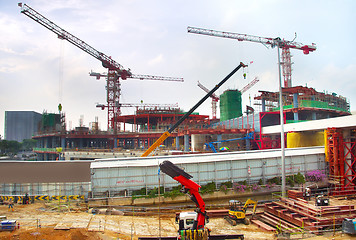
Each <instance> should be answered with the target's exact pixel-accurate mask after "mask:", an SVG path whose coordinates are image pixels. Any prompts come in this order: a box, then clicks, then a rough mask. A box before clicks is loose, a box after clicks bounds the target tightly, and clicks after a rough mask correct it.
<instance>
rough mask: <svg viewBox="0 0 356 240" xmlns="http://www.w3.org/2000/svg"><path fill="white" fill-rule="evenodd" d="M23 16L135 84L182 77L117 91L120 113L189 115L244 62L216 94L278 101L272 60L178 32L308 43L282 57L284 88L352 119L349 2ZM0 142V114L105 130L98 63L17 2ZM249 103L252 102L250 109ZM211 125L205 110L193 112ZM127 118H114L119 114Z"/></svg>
mask: <svg viewBox="0 0 356 240" xmlns="http://www.w3.org/2000/svg"><path fill="white" fill-rule="evenodd" d="M26 3H27V4H28V5H29V6H30V7H32V8H34V9H35V10H36V11H38V12H40V13H41V14H42V15H44V16H45V17H47V18H48V19H50V20H51V21H53V22H54V23H56V24H57V25H59V26H60V27H62V28H63V29H65V30H67V31H68V32H70V33H71V34H73V35H75V36H76V37H78V38H80V39H82V40H83V41H85V42H86V43H88V44H89V45H91V46H92V47H94V48H95V49H97V50H99V51H101V52H103V53H105V54H106V55H108V56H111V57H112V58H113V59H114V60H116V61H117V62H119V63H120V64H121V65H123V66H124V67H125V68H130V69H131V71H132V72H133V73H134V74H149V75H157V76H167V77H183V78H184V83H179V82H163V81H140V80H134V79H129V80H125V81H121V89H122V95H121V102H122V103H140V102H141V101H143V102H144V103H160V104H176V103H178V105H179V107H180V108H181V109H183V110H185V111H188V110H189V109H190V108H191V107H192V106H193V105H194V104H195V103H196V102H198V101H199V100H200V99H201V98H202V97H203V96H204V95H205V92H203V91H202V90H201V89H200V88H199V87H198V86H197V81H200V82H201V83H202V84H203V85H204V86H206V87H207V88H209V89H211V88H213V87H214V86H215V84H217V83H218V82H219V81H220V80H222V79H223V78H224V77H225V76H226V75H227V74H229V73H230V72H231V71H232V70H233V69H234V68H235V67H236V66H237V65H238V64H239V62H240V61H242V62H244V63H250V62H253V63H252V64H251V65H250V66H249V68H248V69H247V70H246V73H247V77H246V79H244V78H243V77H242V74H243V72H242V71H239V72H237V73H236V74H235V75H234V76H233V77H232V78H231V79H230V80H229V81H227V82H226V83H225V84H224V85H223V86H222V87H221V89H219V90H218V92H217V94H221V93H222V92H223V91H224V90H226V89H236V88H238V89H241V88H242V87H244V86H245V85H247V84H248V83H249V82H250V81H252V80H253V79H254V78H255V77H256V76H257V77H258V78H259V79H260V82H258V83H257V84H256V85H255V86H254V87H253V88H251V89H250V90H249V91H247V92H246V93H244V94H243V104H244V105H246V104H249V96H251V98H252V99H253V97H254V96H255V95H256V94H257V93H258V90H268V91H278V68H277V50H276V49H268V48H266V47H265V46H263V45H262V44H259V43H252V42H238V41H236V40H232V39H224V38H217V37H209V36H203V35H197V34H191V33H187V27H188V26H192V27H201V28H207V29H214V30H219V31H227V32H235V33H244V34H249V35H255V36H261V37H273V38H274V37H281V38H284V39H287V40H292V39H293V38H294V35H295V33H297V38H296V40H295V41H297V42H301V43H303V44H312V43H315V44H316V46H317V50H316V51H315V52H313V53H310V54H309V55H304V54H303V53H302V51H299V50H293V49H292V50H291V53H292V55H293V57H292V61H293V62H294V64H293V66H292V67H293V71H292V84H293V86H298V85H302V86H306V85H307V86H308V87H313V88H315V89H316V90H317V91H320V92H322V91H327V92H329V93H330V92H335V93H337V94H339V95H341V96H344V97H346V98H347V99H349V101H350V104H351V111H353V110H356V108H355V103H356V95H355V93H354V92H355V90H356V81H355V78H356V57H355V56H356V44H355V40H356V27H355V23H356V15H355V11H356V1H353V0H349V1H346V0H340V1H335V0H320V1H310V0H295V1H292V0H290V1H283V0H269V1H267V0H265V1H264V0H246V1H245V0H220V1H211V0H198V1H188V0H180V1H178V0H170V1H163V0H155V1H149V0H146V1H144V0H142V1H136V0H125V1H123V0H115V1H114V0H104V1H94V0H70V1H59V0H52V1H47V0H30V1H28V2H26ZM0 36H1V37H0V83H1V87H0V134H1V135H2V136H4V113H5V111H21V110H29V111H36V112H39V113H42V112H43V111H47V112H49V113H57V112H58V110H57V106H58V104H59V103H61V104H62V106H63V111H64V112H65V114H66V120H67V126H68V127H72V128H74V127H76V126H78V125H79V119H80V118H81V116H84V125H85V126H89V125H90V124H89V123H90V122H93V121H94V120H95V117H96V116H97V117H98V119H99V124H100V125H99V126H100V128H101V129H102V130H106V129H107V111H106V110H105V111H102V110H100V109H98V108H96V107H95V105H96V104H97V103H106V90H105V85H106V82H105V80H104V79H101V80H100V81H97V80H95V78H93V77H90V76H89V72H90V71H91V70H93V71H95V72H100V73H103V72H105V71H106V70H105V69H104V68H103V67H102V66H101V63H100V62H99V61H98V60H97V59H95V58H93V57H92V56H90V55H89V54H87V53H85V52H83V51H81V50H80V49H79V48H77V47H75V46H74V45H72V44H70V43H69V42H66V41H62V40H59V39H58V38H57V36H56V35H55V34H54V33H52V32H51V31H49V30H48V29H46V28H45V27H43V26H41V25H40V24H38V23H36V22H35V21H33V20H32V19H30V18H28V17H27V16H25V15H23V14H21V13H20V8H19V7H18V6H17V2H16V1H7V0H0ZM252 103H253V101H252ZM196 111H197V112H199V113H200V114H206V115H210V116H211V100H210V99H209V100H207V101H206V102H205V103H204V104H203V105H202V106H201V107H199V108H198V109H197V110H196ZM133 112H134V109H132V108H123V109H122V114H124V115H126V114H132V113H133Z"/></svg>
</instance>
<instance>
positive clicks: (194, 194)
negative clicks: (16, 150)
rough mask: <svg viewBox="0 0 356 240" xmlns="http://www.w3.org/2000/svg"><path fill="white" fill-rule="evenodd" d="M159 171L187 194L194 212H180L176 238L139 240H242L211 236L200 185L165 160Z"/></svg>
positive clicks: (141, 239) (224, 236)
mask: <svg viewBox="0 0 356 240" xmlns="http://www.w3.org/2000/svg"><path fill="white" fill-rule="evenodd" d="M159 167H160V171H162V172H163V173H165V174H167V175H168V176H170V177H171V178H173V179H174V180H176V181H177V182H179V183H180V184H181V185H182V188H181V192H183V193H187V194H188V195H189V196H190V199H191V200H192V201H193V202H194V203H195V205H196V207H197V208H196V210H195V211H194V212H193V211H191V212H181V213H179V215H178V216H177V217H176V222H177V223H178V224H179V229H178V236H176V237H140V238H139V240H154V239H164V240H173V239H181V240H218V239H219V240H220V239H241V240H244V235H243V234H230V235H227V234H222V235H212V234H210V232H211V230H210V229H209V228H207V227H206V226H205V224H206V223H208V222H209V217H208V215H207V213H206V209H205V202H204V200H203V198H202V197H201V195H200V194H199V189H200V185H199V184H197V183H196V182H194V181H192V180H191V178H193V176H191V175H190V174H188V173H187V172H185V171H184V170H183V169H181V168H179V167H178V166H177V165H175V164H173V163H172V162H170V161H168V160H166V161H163V162H162V163H161V164H160V165H159Z"/></svg>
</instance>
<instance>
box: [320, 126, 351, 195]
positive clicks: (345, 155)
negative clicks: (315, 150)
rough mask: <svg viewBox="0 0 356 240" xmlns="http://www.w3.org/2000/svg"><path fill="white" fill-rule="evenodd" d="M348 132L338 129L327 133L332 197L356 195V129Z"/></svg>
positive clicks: (327, 156)
mask: <svg viewBox="0 0 356 240" xmlns="http://www.w3.org/2000/svg"><path fill="white" fill-rule="evenodd" d="M346 131H347V133H344V132H343V131H342V130H341V129H337V128H329V129H327V130H326V131H325V138H326V146H325V147H326V151H325V152H326V161H327V162H328V163H329V174H330V176H329V179H330V180H331V181H330V182H331V183H332V185H333V188H332V191H331V194H332V195H347V194H355V193H356V135H355V129H353V130H346Z"/></svg>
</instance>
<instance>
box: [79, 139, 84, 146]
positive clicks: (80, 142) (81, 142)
mask: <svg viewBox="0 0 356 240" xmlns="http://www.w3.org/2000/svg"><path fill="white" fill-rule="evenodd" d="M79 148H83V139H82V138H80V139H79Z"/></svg>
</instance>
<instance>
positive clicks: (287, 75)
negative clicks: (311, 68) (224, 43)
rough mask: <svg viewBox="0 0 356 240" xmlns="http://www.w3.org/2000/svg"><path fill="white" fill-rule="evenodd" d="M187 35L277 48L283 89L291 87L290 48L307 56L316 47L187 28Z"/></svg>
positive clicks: (277, 39)
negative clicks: (280, 58)
mask: <svg viewBox="0 0 356 240" xmlns="http://www.w3.org/2000/svg"><path fill="white" fill-rule="evenodd" d="M188 33H195V34H202V35H207V36H214V37H222V38H230V39H236V40H238V41H249V42H255V43H261V44H263V45H264V46H266V47H268V46H270V47H272V48H274V47H279V48H281V49H282V61H281V64H282V67H283V76H284V87H292V67H291V66H292V60H291V54H290V48H292V49H298V50H302V51H303V53H304V54H309V53H310V52H313V51H315V50H316V45H315V44H312V45H305V44H302V43H298V42H294V41H288V40H284V39H281V38H279V37H278V38H266V37H259V36H253V35H247V34H240V33H232V32H222V31H216V30H210V29H204V28H196V27H188Z"/></svg>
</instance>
